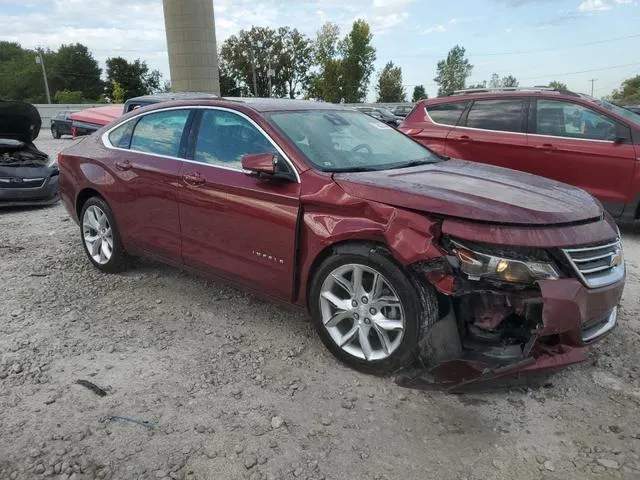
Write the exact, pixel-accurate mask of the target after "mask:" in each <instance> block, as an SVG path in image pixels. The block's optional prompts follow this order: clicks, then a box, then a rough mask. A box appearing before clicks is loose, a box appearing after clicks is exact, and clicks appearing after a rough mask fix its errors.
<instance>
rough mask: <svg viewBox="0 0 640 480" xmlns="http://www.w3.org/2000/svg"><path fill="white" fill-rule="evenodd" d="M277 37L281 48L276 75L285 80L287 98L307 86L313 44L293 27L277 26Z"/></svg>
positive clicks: (293, 96)
mask: <svg viewBox="0 0 640 480" xmlns="http://www.w3.org/2000/svg"><path fill="white" fill-rule="evenodd" d="M278 37H279V38H278V40H279V42H280V43H279V45H280V47H281V49H280V54H279V56H278V63H277V69H276V75H278V76H279V77H281V78H282V79H283V80H284V81H285V82H286V84H287V91H288V94H289V98H295V97H296V96H298V95H299V94H300V93H301V92H300V90H299V89H306V88H307V85H308V82H309V70H310V68H311V65H312V63H313V44H312V42H311V40H310V39H309V38H308V37H307V36H306V35H303V34H302V33H300V32H299V31H298V30H297V29H295V28H294V29H291V28H289V27H281V28H279V29H278Z"/></svg>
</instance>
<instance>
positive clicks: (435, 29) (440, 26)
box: [422, 23, 447, 35]
mask: <svg viewBox="0 0 640 480" xmlns="http://www.w3.org/2000/svg"><path fill="white" fill-rule="evenodd" d="M446 31H447V27H446V26H445V25H444V24H443V23H439V24H437V25H433V26H431V27H429V28H426V29H424V30H423V31H422V35H430V34H432V33H444V32H446Z"/></svg>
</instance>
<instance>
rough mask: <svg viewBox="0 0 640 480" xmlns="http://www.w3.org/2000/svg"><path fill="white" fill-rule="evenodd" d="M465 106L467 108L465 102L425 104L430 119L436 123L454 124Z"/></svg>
mask: <svg viewBox="0 0 640 480" xmlns="http://www.w3.org/2000/svg"><path fill="white" fill-rule="evenodd" d="M465 108H467V102H457V103H441V104H440V105H427V112H428V113H429V116H430V117H431V120H433V121H434V122H436V123H442V124H444V125H456V124H457V123H458V120H460V115H462V112H464V109H465Z"/></svg>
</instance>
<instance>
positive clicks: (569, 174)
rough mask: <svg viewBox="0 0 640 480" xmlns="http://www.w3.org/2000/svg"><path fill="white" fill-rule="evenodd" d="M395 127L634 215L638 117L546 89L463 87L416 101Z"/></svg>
mask: <svg viewBox="0 0 640 480" xmlns="http://www.w3.org/2000/svg"><path fill="white" fill-rule="evenodd" d="M400 129H401V130H402V131H403V132H405V133H407V134H408V135H410V136H412V137H413V138H415V139H416V140H418V141H420V142H421V143H422V144H424V145H426V146H427V147H429V148H431V149H433V150H435V151H436V152H439V153H441V154H443V155H445V156H447V157H452V158H460V159H464V160H471V161H475V162H481V163H489V164H492V165H499V166H501V167H508V168H513V169H515V170H522V171H524V172H529V173H534V174H536V175H542V176H544V177H548V178H552V179H554V180H558V181H561V182H564V183H568V184H570V185H575V186H577V187H580V188H582V189H584V190H586V191H587V192H589V193H591V194H592V195H593V196H595V197H596V198H597V199H599V200H600V201H601V202H602V203H603V204H604V206H605V208H606V209H607V210H608V211H609V213H611V214H612V215H613V216H614V217H616V218H617V219H621V220H635V219H638V218H640V161H639V159H640V115H638V114H636V113H633V112H632V111H630V110H628V109H625V108H622V107H618V106H616V105H613V104H611V103H608V102H605V101H601V100H596V99H594V98H591V97H588V96H586V95H581V94H577V93H572V92H566V91H563V92H560V91H556V90H553V89H545V88H537V89H493V90H492V89H488V90H463V91H460V92H457V93H455V94H453V95H451V96H448V97H444V98H436V99H432V100H422V101H420V102H419V103H418V105H417V106H416V108H414V110H413V111H412V112H411V114H410V115H409V116H408V117H407V118H406V119H405V121H404V122H403V123H402V125H401V126H400Z"/></svg>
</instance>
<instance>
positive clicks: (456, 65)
mask: <svg viewBox="0 0 640 480" xmlns="http://www.w3.org/2000/svg"><path fill="white" fill-rule="evenodd" d="M437 71H438V75H437V76H436V78H434V79H433V81H434V82H436V83H437V84H438V85H439V86H440V88H438V96H439V97H443V96H446V95H450V94H451V93H453V92H454V90H460V89H463V88H464V86H465V83H466V81H467V78H468V77H469V76H470V75H471V72H472V71H473V65H471V64H470V63H469V60H467V59H466V58H465V49H464V47H460V46H458V45H456V46H455V47H453V48H452V49H451V50H450V51H449V53H448V54H447V58H446V59H444V60H440V61H439V62H438V67H437Z"/></svg>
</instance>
